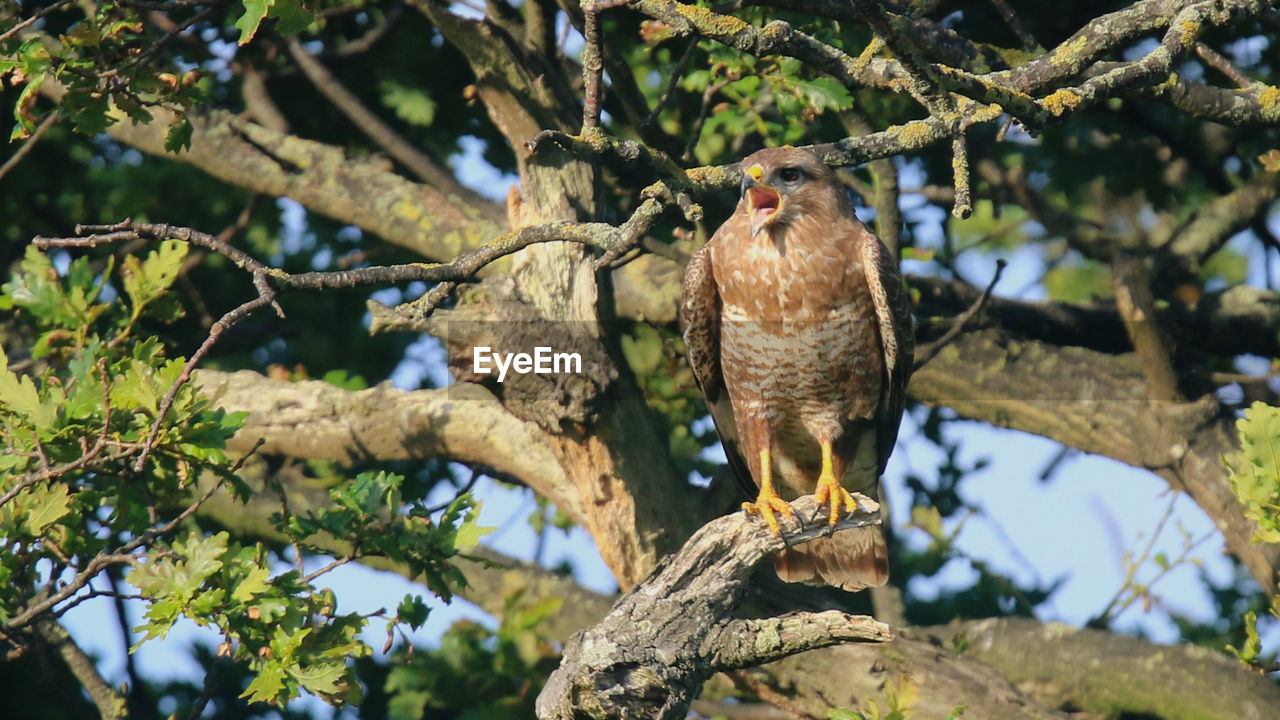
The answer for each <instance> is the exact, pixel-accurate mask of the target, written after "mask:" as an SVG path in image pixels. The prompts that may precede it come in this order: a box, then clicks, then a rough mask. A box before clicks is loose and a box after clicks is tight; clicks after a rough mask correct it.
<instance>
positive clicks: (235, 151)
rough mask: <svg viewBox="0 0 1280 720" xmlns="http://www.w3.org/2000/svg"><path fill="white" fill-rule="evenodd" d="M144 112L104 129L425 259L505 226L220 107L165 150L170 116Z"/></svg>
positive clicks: (492, 211) (492, 213)
mask: <svg viewBox="0 0 1280 720" xmlns="http://www.w3.org/2000/svg"><path fill="white" fill-rule="evenodd" d="M42 91H44V92H47V93H49V94H50V95H51V96H53V97H54V98H55V99H58V98H60V97H61V92H60V87H59V86H58V85H57V84H56V83H54V82H46V83H45V84H44V85H43V86H42ZM151 112H152V114H153V115H154V116H155V119H154V120H153V121H152V122H151V123H149V124H146V125H135V124H133V123H131V122H129V121H127V120H126V121H121V122H118V123H116V124H115V125H112V126H111V127H110V128H108V130H107V132H108V134H109V135H111V137H113V138H114V139H116V140H118V141H120V142H123V143H125V144H126V145H130V146H132V147H135V148H137V149H139V150H142V151H143V152H147V153H150V154H153V155H159V156H162V157H165V158H168V159H172V160H177V161H180V162H186V163H189V164H191V165H194V166H196V167H198V168H200V169H201V170H204V171H205V172H207V173H209V174H210V175H212V176H213V177H215V178H218V179H219V180H222V181H223V182H226V183H229V184H231V185H236V186H238V187H243V188H246V189H249V190H252V191H254V192H257V193H261V194H264V195H268V196H272V197H289V198H292V199H294V200H297V201H298V202H299V203H302V204H303V205H304V206H306V207H307V208H309V209H311V210H313V211H315V212H318V213H321V214H323V215H326V216H328V217H331V218H334V219H335V220H338V221H340V222H347V223H352V224H354V225H359V226H360V227H361V228H364V229H365V230H367V231H369V232H372V233H374V234H376V235H378V236H379V237H381V238H382V239H383V240H386V241H387V242H389V243H392V244H395V245H399V246H401V247H404V248H407V249H409V250H413V251H414V252H417V253H419V254H420V255H422V256H423V257H425V258H430V259H438V260H448V259H451V258H453V257H455V256H456V255H458V254H459V253H461V252H463V251H465V250H467V249H470V248H473V247H475V246H477V245H480V244H481V243H483V242H485V241H487V240H490V239H491V238H493V237H495V236H497V235H499V234H500V233H501V232H502V231H503V230H505V229H506V228H505V223H504V221H503V219H502V208H501V207H499V206H498V205H497V204H495V203H486V204H484V205H479V206H475V205H471V204H469V203H467V202H466V201H465V200H464V199H461V198H457V197H455V196H453V195H450V194H447V193H444V192H441V191H439V190H437V189H435V188H433V187H431V186H429V185H424V184H421V183H415V182H412V181H410V180H407V179H405V178H404V177H401V176H400V175H397V174H396V173H394V172H392V170H391V168H390V167H389V165H388V164H387V163H386V162H385V161H379V160H377V159H375V158H368V159H360V160H358V159H354V158H350V157H348V156H347V155H346V153H344V152H343V151H342V149H341V148H337V147H334V146H332V145H326V144H324V143H319V142H315V141H313V140H306V139H303V138H300V137H296V136H293V135H285V134H283V133H279V132H276V131H274V130H269V129H267V128H266V127H263V126H262V125H258V124H256V123H252V122H249V121H248V120H245V119H243V118H239V117H236V116H235V115H233V114H231V113H229V112H226V111H224V110H210V111H205V112H193V113H190V114H189V115H188V117H189V118H190V120H191V124H192V127H193V132H192V136H191V147H190V149H189V150H186V151H183V152H180V153H169V152H167V151H165V149H164V138H165V133H166V132H167V130H168V128H169V126H170V125H171V124H172V123H173V122H174V121H175V119H176V118H175V116H174V115H173V113H172V112H170V111H168V110H165V109H163V108H154V109H153V110H152V111H151Z"/></svg>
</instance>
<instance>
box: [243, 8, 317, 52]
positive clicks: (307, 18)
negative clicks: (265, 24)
mask: <svg viewBox="0 0 1280 720" xmlns="http://www.w3.org/2000/svg"><path fill="white" fill-rule="evenodd" d="M267 17H272V18H275V20H276V21H277V22H276V30H277V31H279V32H280V34H282V35H292V34H293V33H296V32H299V31H302V30H305V29H307V26H308V25H310V24H311V23H312V22H314V21H315V15H314V14H312V12H311V11H310V10H308V9H306V8H305V7H303V6H302V3H301V2H299V0H244V15H241V16H240V19H239V20H236V28H237V29H239V30H240V39H239V40H238V41H237V43H238V44H240V45H247V44H249V42H250V41H252V40H253V37H254V35H256V34H257V33H258V27H259V26H260V25H262V21H263V19H265V18H267Z"/></svg>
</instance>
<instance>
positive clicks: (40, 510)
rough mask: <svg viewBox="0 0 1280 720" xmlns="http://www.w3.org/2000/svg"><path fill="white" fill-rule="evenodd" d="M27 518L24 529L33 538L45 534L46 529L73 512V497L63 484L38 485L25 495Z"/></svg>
mask: <svg viewBox="0 0 1280 720" xmlns="http://www.w3.org/2000/svg"><path fill="white" fill-rule="evenodd" d="M25 495H26V498H25V502H24V503H23V504H24V505H26V509H27V517H26V520H25V521H24V522H23V527H24V528H25V529H26V530H27V532H29V533H31V535H32V536H33V537H40V536H41V535H43V534H44V531H45V528H47V527H49V526H50V525H52V524H54V523H55V522H57V521H58V520H60V519H62V518H63V517H64V516H65V515H66V514H67V513H68V512H70V511H71V508H70V501H71V495H70V493H68V492H67V486H66V485H62V484H60V483H59V484H55V485H38V486H36V487H33V488H31V489H30V490H29V491H27V493H25Z"/></svg>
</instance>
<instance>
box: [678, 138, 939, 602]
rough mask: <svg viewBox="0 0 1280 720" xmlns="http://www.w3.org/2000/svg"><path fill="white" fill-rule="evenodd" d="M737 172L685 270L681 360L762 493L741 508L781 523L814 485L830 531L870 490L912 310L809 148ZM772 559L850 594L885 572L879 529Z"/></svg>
mask: <svg viewBox="0 0 1280 720" xmlns="http://www.w3.org/2000/svg"><path fill="white" fill-rule="evenodd" d="M741 167H742V169H743V179H742V197H741V198H740V199H739V201H738V205H737V208H736V209H735V210H734V212H733V215H731V216H730V217H729V219H728V220H726V221H725V222H724V224H723V225H721V226H720V229H719V230H717V231H716V232H715V234H714V235H713V236H712V238H711V240H710V241H708V242H707V244H706V245H704V246H703V247H702V248H701V249H699V250H698V251H697V252H696V253H694V255H693V257H692V259H691V260H690V262H689V265H688V269H687V270H686V273H685V279H684V289H683V294H682V297H681V326H682V332H683V335H684V340H685V345H686V348H687V356H688V360H689V363H690V365H691V366H692V368H693V374H694V377H695V378H696V380H697V382H698V386H699V387H700V388H701V390H702V393H703V395H704V396H705V398H706V401H707V405H708V408H709V409H710V411H711V415H712V418H713V419H714V421H715V424H716V428H717V430H718V432H719V434H720V439H721V442H722V444H723V445H724V448H725V453H726V455H727V456H728V457H729V461H730V465H731V467H732V468H733V470H734V474H735V475H737V476H738V477H739V479H740V480H742V481H743V482H744V483H747V482H751V483H754V486H755V487H756V488H758V495H757V497H756V500H755V501H754V502H744V503H743V504H742V507H743V509H744V510H746V511H747V512H748V513H755V514H759V515H761V516H762V517H763V518H764V520H765V521H766V523H767V524H768V526H769V528H770V529H771V530H772V531H773V532H780V530H779V525H778V519H777V515H779V514H781V515H785V516H794V512H793V510H792V508H791V506H790V504H789V503H788V502H787V501H788V500H794V499H795V498H797V497H799V496H800V495H804V494H809V493H812V494H813V495H814V498H815V500H817V501H818V503H819V506H820V509H822V510H823V511H825V513H826V515H827V519H828V522H829V523H831V524H833V525H834V524H835V523H836V522H837V521H838V520H839V518H840V516H841V513H842V512H845V513H847V512H852V511H853V510H854V509H856V502H855V500H854V498H853V496H852V495H851V494H850V491H853V492H861V493H864V494H866V495H868V496H870V497H876V496H877V492H876V489H877V486H878V483H879V479H880V476H881V474H882V473H883V472H884V468H885V465H886V463H887V462H888V460H889V454H890V453H891V452H892V451H893V446H894V442H895V441H896V440H897V437H898V425H899V423H900V422H901V420H902V411H903V405H904V403H905V399H906V386H907V379H908V376H909V375H910V374H911V369H912V356H913V352H914V344H915V341H914V334H913V330H912V319H911V310H910V307H909V305H908V302H907V298H906V294H905V292H904V290H903V286H902V279H901V276H900V275H899V273H898V267H897V262H896V260H895V258H894V257H893V255H892V254H891V253H890V252H889V250H888V249H887V248H886V247H885V246H884V243H882V242H881V241H880V238H878V237H877V236H876V235H875V234H873V233H872V232H871V231H870V230H868V229H867V227H866V226H865V225H863V224H862V223H861V222H859V220H858V218H857V217H856V216H855V215H854V211H853V204H852V203H851V201H850V199H849V195H848V193H847V191H846V189H845V186H844V185H843V184H842V183H841V182H840V181H839V179H838V178H837V177H836V175H835V173H834V172H833V171H832V170H831V168H829V167H827V165H826V164H825V163H823V162H822V161H821V160H819V158H818V157H817V156H815V155H814V154H812V153H810V152H808V151H805V150H802V149H797V148H790V147H788V148H767V149H764V150H760V151H759V152H756V153H754V154H752V155H750V156H748V157H747V158H746V159H745V160H743V161H742V164H741ZM774 565H775V569H776V571H777V573H778V576H779V577H780V578H782V579H783V580H785V581H787V582H807V583H812V584H826V585H831V586H835V587H838V588H841V589H844V590H848V591H854V590H861V589H863V588H866V587H871V586H876V585H883V584H884V583H885V581H886V580H888V576H889V565H888V549H887V548H886V546H885V541H884V535H883V533H882V532H881V530H880V528H879V527H877V526H869V527H862V528H854V529H850V530H845V531H842V532H838V533H835V534H834V535H830V536H826V537H822V538H818V539H815V540H811V541H809V542H806V543H804V544H802V545H798V546H793V547H790V548H788V549H786V550H784V551H782V552H781V553H780V554H779V555H778V556H777V558H776V560H775V563H774Z"/></svg>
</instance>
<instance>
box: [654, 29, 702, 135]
mask: <svg viewBox="0 0 1280 720" xmlns="http://www.w3.org/2000/svg"><path fill="white" fill-rule="evenodd" d="M697 49H698V39H697V38H693V39H692V40H690V41H689V46H688V47H686V48H685V49H684V54H683V55H681V56H680V61H679V62H677V63H676V67H675V69H674V70H672V71H671V77H670V78H668V80H667V87H666V89H665V90H663V91H662V95H661V96H659V97H658V102H657V103H655V104H654V106H653V109H652V110H650V111H649V114H648V115H646V116H645V118H644V120H641V121H640V126H641V127H644V126H646V125H652V124H653V123H654V121H656V120H657V119H658V115H659V114H661V113H662V110H663V108H665V107H666V106H667V102H669V101H670V100H671V95H672V93H674V92H675V90H676V86H677V85H679V84H680V78H682V77H684V73H685V71H686V70H688V69H689V61H690V60H692V59H693V51H694V50H697Z"/></svg>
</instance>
